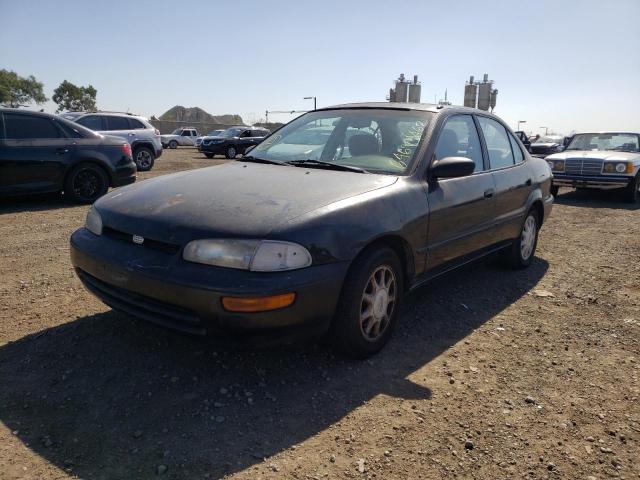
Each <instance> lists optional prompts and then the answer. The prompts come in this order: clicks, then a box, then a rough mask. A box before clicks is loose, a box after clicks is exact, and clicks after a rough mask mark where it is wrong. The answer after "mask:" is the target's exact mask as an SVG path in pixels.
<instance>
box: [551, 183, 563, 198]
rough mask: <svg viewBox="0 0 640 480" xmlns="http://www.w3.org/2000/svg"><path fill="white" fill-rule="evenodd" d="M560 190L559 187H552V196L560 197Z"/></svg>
mask: <svg viewBox="0 0 640 480" xmlns="http://www.w3.org/2000/svg"><path fill="white" fill-rule="evenodd" d="M559 190H560V187H559V186H557V185H551V189H550V190H549V191H550V192H551V195H553V196H554V197H557V196H558V191H559Z"/></svg>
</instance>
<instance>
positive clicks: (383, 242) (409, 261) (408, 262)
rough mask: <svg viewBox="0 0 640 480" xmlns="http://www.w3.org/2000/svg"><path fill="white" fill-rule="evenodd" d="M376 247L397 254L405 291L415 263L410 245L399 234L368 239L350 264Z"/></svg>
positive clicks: (413, 273)
mask: <svg viewBox="0 0 640 480" xmlns="http://www.w3.org/2000/svg"><path fill="white" fill-rule="evenodd" d="M376 247H388V248H390V249H391V250H392V251H393V252H394V253H395V254H396V255H397V256H398V259H399V260H400V265H401V266H402V278H403V280H404V281H403V284H404V290H405V291H407V290H408V289H409V287H410V285H411V282H412V280H413V277H414V276H415V263H414V256H413V253H412V250H411V245H410V244H409V242H408V241H407V240H406V239H404V238H403V237H402V236H400V235H395V234H386V235H382V236H379V237H376V238H374V239H373V240H371V241H369V242H368V243H366V244H365V245H364V246H363V247H362V248H361V249H360V251H359V252H358V254H357V255H356V256H355V257H354V258H353V260H352V261H351V265H353V263H354V262H355V260H356V259H357V258H359V257H361V256H362V255H364V254H365V253H366V252H368V251H370V250H371V249H373V248H376ZM349 268H351V266H349Z"/></svg>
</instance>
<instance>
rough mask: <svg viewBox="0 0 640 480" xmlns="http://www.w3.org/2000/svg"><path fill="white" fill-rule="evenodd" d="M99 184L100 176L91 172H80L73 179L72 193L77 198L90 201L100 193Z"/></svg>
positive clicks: (87, 170) (88, 170)
mask: <svg viewBox="0 0 640 480" xmlns="http://www.w3.org/2000/svg"><path fill="white" fill-rule="evenodd" d="M100 183H101V179H100V176H99V175H98V174H97V173H96V172H94V171H93V170H90V169H84V170H80V171H79V172H78V173H77V174H76V176H75V178H74V179H73V191H74V192H75V194H76V195H77V196H78V198H81V199H84V200H91V199H93V197H95V196H96V194H97V193H98V192H99V191H100Z"/></svg>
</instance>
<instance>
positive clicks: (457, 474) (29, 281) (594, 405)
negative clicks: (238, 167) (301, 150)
mask: <svg viewBox="0 0 640 480" xmlns="http://www.w3.org/2000/svg"><path fill="white" fill-rule="evenodd" d="M219 161H222V160H219ZM215 162H216V161H211V160H207V159H205V158H203V157H201V156H200V155H198V154H197V153H196V152H195V151H194V150H193V149H188V148H184V149H179V150H176V151H166V152H165V154H164V155H163V156H162V157H161V158H160V159H159V160H158V162H157V165H156V167H155V168H154V170H153V171H152V172H151V173H150V174H141V175H140V177H141V179H144V178H148V177H150V176H154V175H159V174H164V173H168V172H170V171H176V170H182V169H189V168H199V167H203V166H207V165H210V164H212V163H215ZM86 211H87V207H77V206H72V205H69V204H67V203H65V202H64V201H62V200H61V199H60V198H59V197H57V196H46V197H35V198H28V199H11V200H4V201H2V202H1V203H0V239H1V243H0V478H1V479H18V478H19V479H67V478H81V479H137V478H141V479H145V478H158V477H160V478H171V479H183V478H185V479H201V478H220V477H229V478H234V479H254V478H287V479H290V478H293V479H325V478H350V479H351V478H353V479H360V478H376V479H418V478H424V479H440V478H478V479H503V478H504V479H506V478H510V479H511V478H513V479H515V478H527V479H542V478H551V479H555V478H563V479H589V480H592V479H607V478H620V479H632V478H634V479H637V478H640V448H639V445H640V406H639V405H640V403H639V397H640V391H639V384H638V374H639V365H640V363H639V362H640V354H639V349H640V344H639V339H640V222H639V221H638V220H639V219H640V216H639V215H640V212H639V210H638V207H632V206H629V205H626V204H624V203H621V202H620V201H618V199H617V198H616V197H615V196H614V195H607V194H599V193H583V192H573V191H570V190H566V191H561V194H560V196H559V198H558V199H557V203H556V205H555V207H554V211H553V213H552V216H551V218H550V219H549V220H548V222H547V223H546V224H545V225H544V227H543V230H542V232H541V237H540V244H539V249H538V252H537V259H536V260H535V262H534V263H533V265H532V266H531V267H530V268H529V269H528V270H525V271H519V272H513V271H507V270H504V269H502V268H501V267H499V266H498V265H496V264H495V262H488V263H485V264H481V265H477V266H474V267H470V268H467V269H465V270H463V271H460V272H458V273H455V274H452V275H450V276H449V277H447V278H443V279H440V280H438V281H437V282H434V283H432V284H430V285H427V286H426V287H425V288H423V289H421V290H419V291H418V292H416V293H415V294H413V295H412V296H411V297H410V298H408V301H407V302H406V305H405V307H404V309H403V312H402V315H401V318H400V322H399V326H398V327H399V328H398V329H397V330H396V332H395V334H394V336H393V338H392V340H391V342H390V344H389V345H388V346H387V347H386V348H385V350H384V351H383V352H382V353H380V354H379V355H377V356H375V357H374V358H372V359H370V360H368V361H365V362H356V361H350V360H346V359H344V358H341V357H339V356H336V355H335V354H334V353H333V352H331V351H330V350H329V349H328V348H327V347H326V346H323V345H308V346H298V347H295V348H287V349H284V348H277V349H267V350H265V349H261V350H252V349H248V348H237V347H235V346H228V345H225V344H224V343H221V342H218V343H207V342H205V341H203V340H201V339H198V338H191V337H187V336H183V335H179V334H176V333H174V332H171V331H166V330H163V329H161V328H159V327H155V326H153V325H149V324H146V323H144V322H140V321H136V320H134V319H132V318H130V317H127V316H126V315H122V314H118V313H115V312H113V311H111V310H110V309H109V308H107V307H106V306H104V305H103V304H102V303H100V302H99V301H98V300H96V299H95V298H93V297H92V296H91V295H90V294H89V293H87V292H86V291H85V290H84V289H83V288H82V286H81V284H80V282H79V281H78V280H77V279H76V277H75V275H74V273H73V271H72V269H71V266H70V263H69V252H68V239H69V235H70V234H71V232H72V231H73V230H74V229H76V228H77V227H79V226H80V225H82V223H83V221H84V216H85V214H86Z"/></svg>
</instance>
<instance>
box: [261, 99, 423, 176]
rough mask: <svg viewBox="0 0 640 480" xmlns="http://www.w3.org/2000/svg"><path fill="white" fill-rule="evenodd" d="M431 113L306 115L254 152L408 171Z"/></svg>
mask: <svg viewBox="0 0 640 480" xmlns="http://www.w3.org/2000/svg"><path fill="white" fill-rule="evenodd" d="M432 117H433V114H432V113H429V112H422V111H404V110H392V109H336V110H321V111H314V112H310V113H307V114H305V115H302V116H301V117H299V118H297V119H295V120H293V121H292V122H291V123H289V124H287V125H285V126H284V127H282V128H281V129H280V130H278V132H276V133H275V134H273V135H271V136H270V137H268V138H267V139H266V140H265V141H263V142H262V143H260V144H259V145H258V146H257V147H256V148H254V149H253V150H252V151H251V156H253V157H255V158H256V159H261V160H271V161H280V162H288V161H295V160H315V161H320V162H328V163H330V164H335V165H341V166H347V167H357V168H359V169H363V170H366V171H368V172H374V173H384V174H392V175H403V174H406V173H407V172H408V171H409V168H410V167H411V165H412V162H413V160H414V156H415V153H416V151H417V149H418V145H419V144H420V141H421V139H422V136H423V134H424V131H425V129H426V128H427V126H428V125H429V122H430V120H431V118H432Z"/></svg>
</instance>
